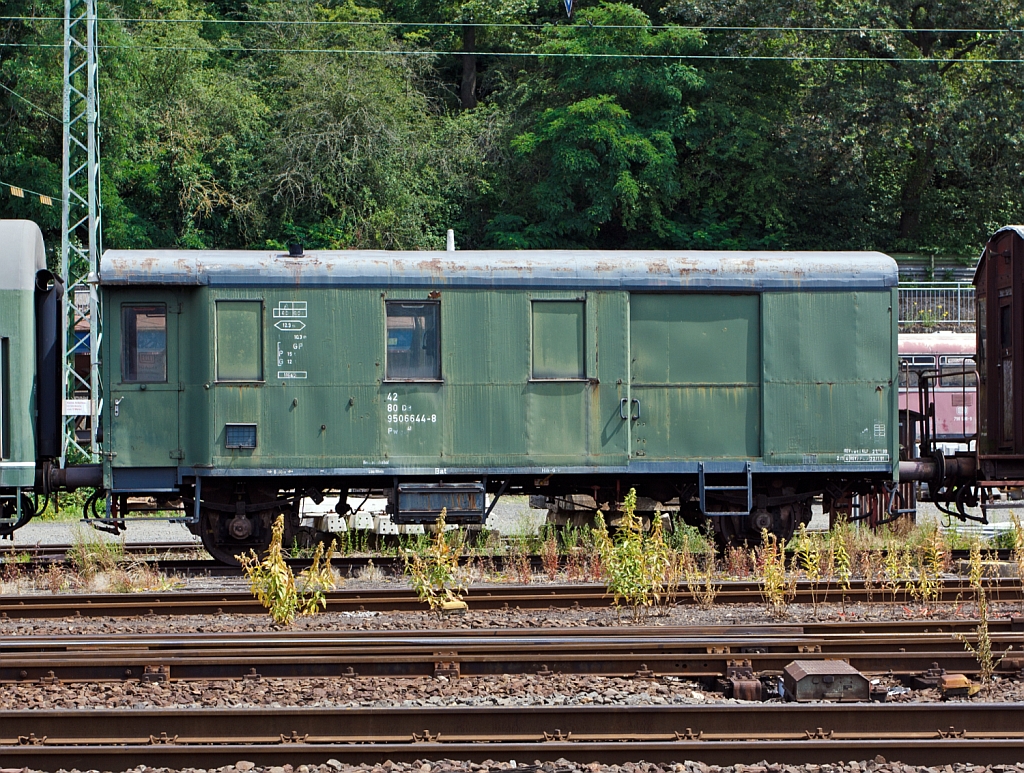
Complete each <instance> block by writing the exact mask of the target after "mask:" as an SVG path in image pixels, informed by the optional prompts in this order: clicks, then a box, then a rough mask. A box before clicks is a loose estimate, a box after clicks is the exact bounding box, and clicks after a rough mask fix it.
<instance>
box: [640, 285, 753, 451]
mask: <svg viewBox="0 0 1024 773" xmlns="http://www.w3.org/2000/svg"><path fill="white" fill-rule="evenodd" d="M760 316H761V312H760V303H759V298H758V296H757V295H697V294H681V295H643V294H637V293H634V294H633V296H632V297H631V298H630V310H629V330H630V353H631V354H632V373H631V377H632V378H631V380H632V386H631V390H632V395H631V397H632V400H634V401H636V402H633V403H632V405H631V412H632V414H633V415H634V416H636V415H638V416H639V418H637V419H636V421H635V423H634V425H633V434H634V438H633V455H634V457H640V458H644V457H646V458H647V459H648V460H662V459H678V458H683V459H700V460H708V459H720V458H756V457H758V456H760V447H761V416H760V414H761V399H760V398H761V389H760V380H761V378H760V376H761V352H760V348H761V341H760V338H761V335H760V330H761V325H760Z"/></svg>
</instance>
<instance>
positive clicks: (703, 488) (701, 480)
mask: <svg viewBox="0 0 1024 773" xmlns="http://www.w3.org/2000/svg"><path fill="white" fill-rule="evenodd" d="M745 466H746V473H747V485H745V486H735V485H732V486H709V485H707V483H706V482H705V475H706V474H707V475H736V474H737V473H705V472H704V462H697V476H698V490H699V493H700V511H701V512H702V513H703V514H704V515H706V516H708V517H709V518H710V517H714V516H722V515H749V514H750V511H751V510H752V509H753V507H754V480H753V475H752V473H751V470H750V462H747V463H746V465H745ZM708 491H746V492H747V509H746V510H744V511H742V512H727V511H724V510H711V511H708V506H707V492H708Z"/></svg>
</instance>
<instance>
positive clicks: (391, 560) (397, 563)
mask: <svg viewBox="0 0 1024 773" xmlns="http://www.w3.org/2000/svg"><path fill="white" fill-rule="evenodd" d="M74 548H75V546H74V545H28V546H18V547H11V548H7V547H5V548H4V549H3V550H0V561H5V562H7V563H18V564H19V565H21V566H26V567H29V568H31V567H34V566H37V565H40V564H43V565H47V566H49V565H50V564H54V563H56V564H59V565H61V566H64V567H67V568H73V565H72V562H70V561H68V560H66V556H67V553H68V552H69V551H71V550H74ZM203 549H204V548H203V547H202V544H201V543H199V542H187V541H184V542H156V543H152V544H141V543H138V544H128V545H125V546H124V550H125V553H126V554H127V555H130V556H132V557H133V558H135V559H136V560H139V561H144V562H145V563H147V564H149V565H151V566H152V567H153V568H154V569H158V570H161V571H164V572H168V573H171V574H174V575H178V576H192V577H194V576H199V577H203V576H206V577H241V576H242V571H241V569H240V567H237V566H229V565H227V564H222V563H221V562H219V561H215V560H212V559H191V558H174V557H168V556H167V555H166V554H168V553H176V552H187V551H192V550H203ZM872 552H875V553H877V554H879V555H884V553H885V551H882V550H879V551H872ZM26 555H27V556H28V558H29V561H28V562H27V563H23V561H24V558H23V557H24V556H26ZM949 555H950V558H951V560H952V561H953V562H954V563H955V562H960V561H966V560H968V558H969V551H967V550H951V551H949ZM985 556H986V559H988V558H989V557H990V558H991V559H992V560H995V561H1001V562H1005V561H1010V560H1012V551H1011V550H1009V549H1007V548H998V549H992V550H988V551H985ZM527 558H528V560H529V562H530V566H531V568H532V569H533V571H534V572H538V573H539V572H542V571H543V569H544V559H543V558H542V557H541V556H539V555H531V556H528V557H527ZM285 561H286V563H287V564H288V565H289V566H290V567H292V569H299V570H301V569H306V568H308V567H309V566H310V564H311V563H312V560H311V559H309V558H286V559H285ZM459 562H460V563H461V564H462V565H464V566H467V565H470V564H473V563H476V562H486V563H487V564H489V565H491V566H493V567H494V570H495V571H498V572H500V571H503V570H504V568H505V557H504V556H502V555H491V556H483V555H474V554H466V555H463V556H461V557H460V561H459ZM370 563H372V564H373V565H374V566H375V567H376V568H377V569H379V570H380V571H381V572H383V573H384V574H385V575H386V576H389V577H398V576H401V575H402V573H403V572H404V569H405V561H404V559H403V558H402V557H401V556H395V555H381V554H378V555H358V556H353V555H347V556H337V555H336V556H335V557H334V558H333V559H332V565H333V566H334V568H335V570H337V571H338V572H339V574H341V576H343V577H355V576H357V575H358V574H359V573H360V572H361V571H362V570H364V569H366V568H367V566H368V565H369V564H370ZM559 566H560V567H561V568H562V569H564V568H565V557H564V556H562V557H560V560H559Z"/></svg>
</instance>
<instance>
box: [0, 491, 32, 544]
mask: <svg viewBox="0 0 1024 773" xmlns="http://www.w3.org/2000/svg"><path fill="white" fill-rule="evenodd" d="M35 514H36V507H35V505H34V504H33V502H32V500H31V499H30V498H29V495H28V494H24V493H23V494H22V495H21V517H20V518H18V503H17V501H16V500H15V499H14V497H11V498H10V499H0V518H3V520H4V521H10V522H11V523H0V535H3V536H4V537H6V536H7V535H9V534H13V533H14V530H15V529H20V528H21V527H22V526H24V525H25V524H26V523H28V522H29V521H30V520H32V516H33V515H35ZM15 519H17V520H15Z"/></svg>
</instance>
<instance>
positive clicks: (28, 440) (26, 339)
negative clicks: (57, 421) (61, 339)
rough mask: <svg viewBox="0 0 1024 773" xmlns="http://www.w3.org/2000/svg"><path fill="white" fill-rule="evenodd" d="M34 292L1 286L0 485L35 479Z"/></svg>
mask: <svg viewBox="0 0 1024 773" xmlns="http://www.w3.org/2000/svg"><path fill="white" fill-rule="evenodd" d="M34 304H35V296H34V293H33V291H32V289H31V288H28V289H24V290H0V401H2V402H0V436H2V437H0V486H2V487H20V486H31V485H32V484H33V481H34V480H35V462H36V428H35V421H34V417H35V413H36V411H35V373H36V360H35V357H36V354H35V342H36V339H35V306H34Z"/></svg>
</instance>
